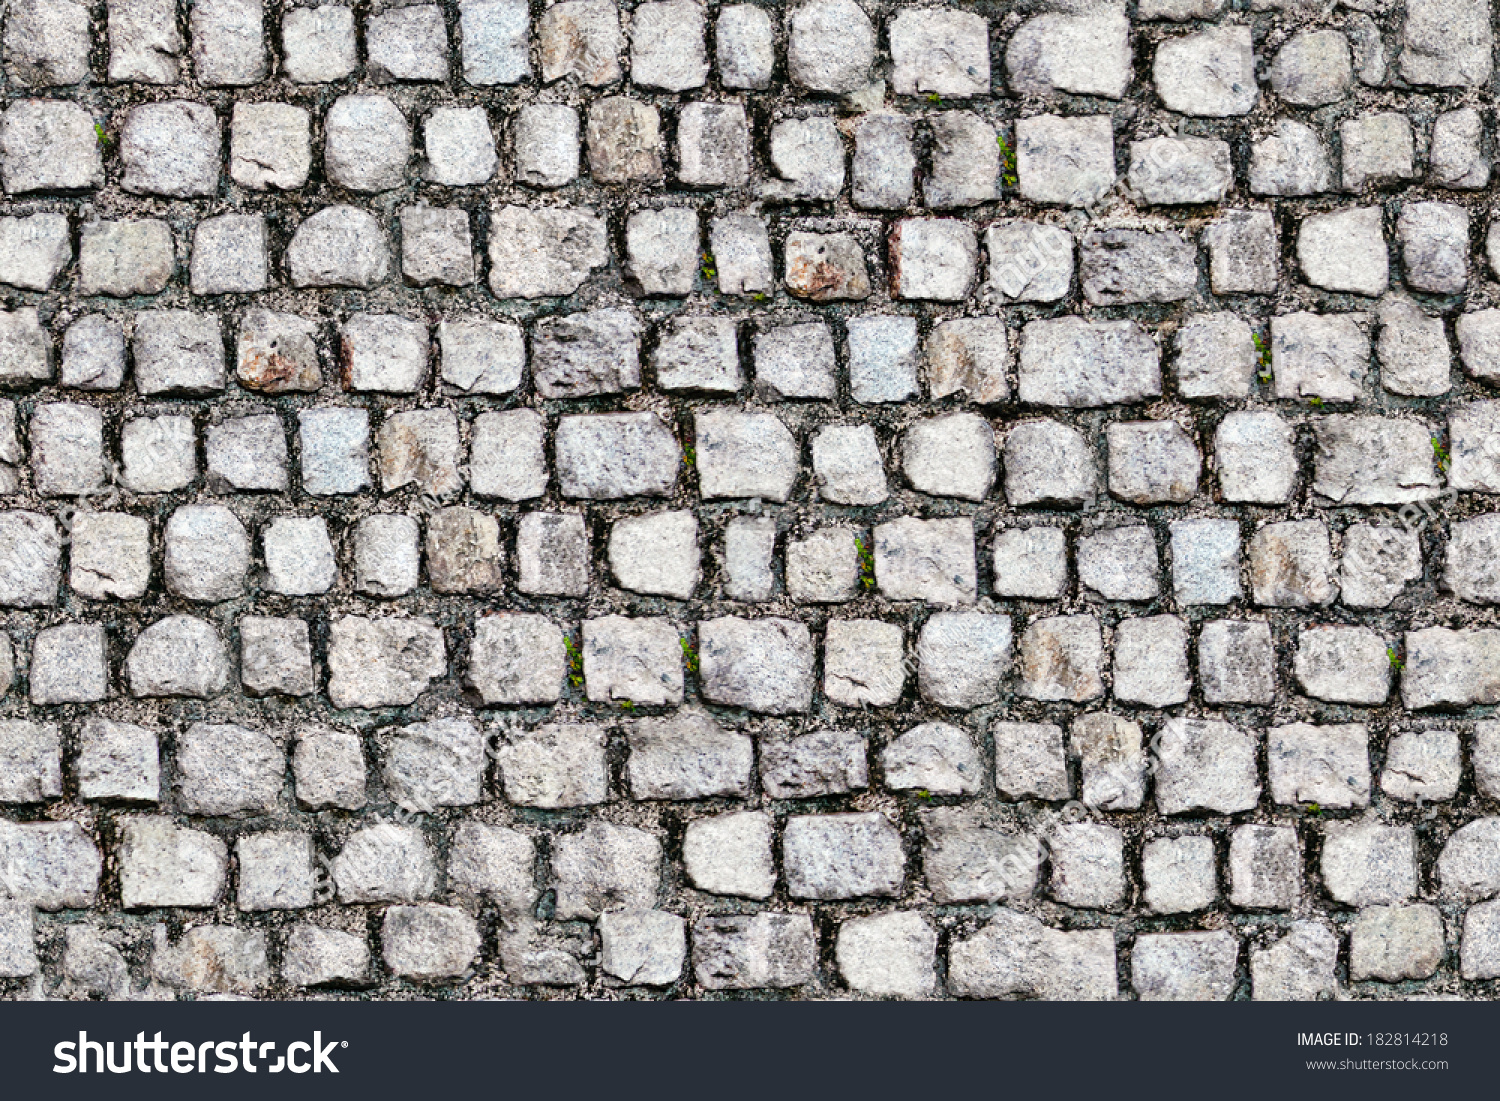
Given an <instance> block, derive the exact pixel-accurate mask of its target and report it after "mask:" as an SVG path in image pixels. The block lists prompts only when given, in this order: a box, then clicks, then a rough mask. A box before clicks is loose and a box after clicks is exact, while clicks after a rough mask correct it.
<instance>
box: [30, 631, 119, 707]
mask: <svg viewBox="0 0 1500 1101" xmlns="http://www.w3.org/2000/svg"><path fill="white" fill-rule="evenodd" d="M106 646H107V640H106V638H105V632H104V625H103V624H100V623H63V624H59V625H58V626H56V627H45V628H43V629H42V630H40V631H38V632H37V633H36V638H34V639H33V640H32V643H31V668H30V671H29V680H30V691H31V702H32V703H34V704H58V703H97V702H98V701H100V700H103V699H106V698H108V696H109V661H108V657H107V656H106Z"/></svg>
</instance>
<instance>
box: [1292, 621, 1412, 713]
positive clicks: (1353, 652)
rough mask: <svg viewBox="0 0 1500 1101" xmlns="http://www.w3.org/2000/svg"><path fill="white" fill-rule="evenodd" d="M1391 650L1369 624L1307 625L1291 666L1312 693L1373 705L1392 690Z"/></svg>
mask: <svg viewBox="0 0 1500 1101" xmlns="http://www.w3.org/2000/svg"><path fill="white" fill-rule="evenodd" d="M1388 652H1389V648H1388V647H1387V646H1386V642H1385V640H1384V639H1383V638H1381V637H1380V636H1379V635H1378V634H1376V633H1375V632H1374V631H1372V630H1370V629H1369V628H1368V627H1316V626H1315V627H1304V628H1303V629H1302V631H1301V633H1300V634H1299V635H1298V636H1297V654H1296V657H1295V658H1294V659H1293V663H1292V669H1293V673H1294V675H1295V676H1296V678H1297V683H1298V684H1299V685H1300V686H1301V688H1302V691H1303V692H1305V693H1307V694H1308V695H1309V696H1313V697H1315V698H1316V699H1320V700H1329V701H1331V702H1339V703H1357V704H1366V705H1372V706H1373V705H1378V704H1382V703H1384V702H1385V698H1386V696H1387V695H1388V694H1389V693H1390V690H1391V663H1390V659H1389V657H1388V656H1387V655H1388Z"/></svg>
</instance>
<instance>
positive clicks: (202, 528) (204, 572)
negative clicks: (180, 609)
mask: <svg viewBox="0 0 1500 1101" xmlns="http://www.w3.org/2000/svg"><path fill="white" fill-rule="evenodd" d="M164 542H165V545H166V553H165V555H164V556H163V573H164V575H165V578H166V582H167V588H168V589H170V590H171V591H172V592H173V593H175V594H177V595H178V596H181V597H185V598H186V599H188V600H192V601H195V602H197V603H201V604H215V603H218V602H220V601H223V600H231V599H233V598H234V597H236V596H239V595H240V594H241V593H242V592H243V591H244V587H245V579H246V576H247V575H248V573H249V571H250V533H249V532H248V531H246V530H245V525H244V524H242V523H241V522H240V520H239V517H237V516H236V515H235V514H234V513H233V512H231V511H230V510H229V509H228V508H226V507H225V506H223V505H183V506H181V507H180V508H178V509H177V510H176V511H174V512H173V513H172V515H171V517H169V518H168V520H167V524H166V530H165V535H164Z"/></svg>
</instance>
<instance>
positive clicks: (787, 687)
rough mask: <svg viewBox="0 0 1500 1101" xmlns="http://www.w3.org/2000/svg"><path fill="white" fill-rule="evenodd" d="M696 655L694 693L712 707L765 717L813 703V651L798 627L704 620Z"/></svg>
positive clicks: (801, 626)
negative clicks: (696, 688)
mask: <svg viewBox="0 0 1500 1101" xmlns="http://www.w3.org/2000/svg"><path fill="white" fill-rule="evenodd" d="M698 655H699V661H700V663H701V665H700V669H699V674H698V677H699V685H700V689H699V690H700V691H701V692H702V693H703V697H704V698H705V699H706V700H708V701H710V702H712V703H718V704H723V705H725V706H728V707H743V708H746V709H747V710H750V711H758V712H763V713H768V714H788V713H793V712H802V711H806V710H808V708H809V707H810V706H811V704H812V692H813V646H812V639H811V637H810V635H809V633H808V630H807V627H806V625H804V624H802V623H797V622H794V621H792V620H786V619H756V620H750V619H741V618H739V617H737V616H720V617H718V618H716V619H708V620H703V621H701V622H700V623H699V624H698ZM679 676H680V671H679Z"/></svg>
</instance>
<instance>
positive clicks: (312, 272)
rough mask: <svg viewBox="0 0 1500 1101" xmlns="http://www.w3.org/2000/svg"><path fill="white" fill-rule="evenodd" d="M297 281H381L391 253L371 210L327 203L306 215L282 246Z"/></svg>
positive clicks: (371, 283) (323, 283)
mask: <svg viewBox="0 0 1500 1101" xmlns="http://www.w3.org/2000/svg"><path fill="white" fill-rule="evenodd" d="M286 265H287V273H288V274H289V275H290V276H291V279H292V285H293V286H297V287H363V288H369V287H373V286H375V285H376V284H377V283H383V282H385V280H386V277H387V276H388V275H389V274H390V267H391V254H390V248H389V246H388V245H387V243H386V237H385V231H384V230H383V229H381V227H380V223H379V222H377V221H376V220H375V216H374V215H372V214H370V213H369V212H368V211H364V210H360V209H359V208H357V207H352V206H328V207H324V208H323V209H322V210H320V211H318V212H317V213H316V214H314V215H312V216H311V217H309V218H307V219H306V220H305V221H303V223H302V224H301V225H299V226H298V227H297V230H296V232H295V233H293V234H292V242H291V244H290V245H288V246H287V250H286Z"/></svg>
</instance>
